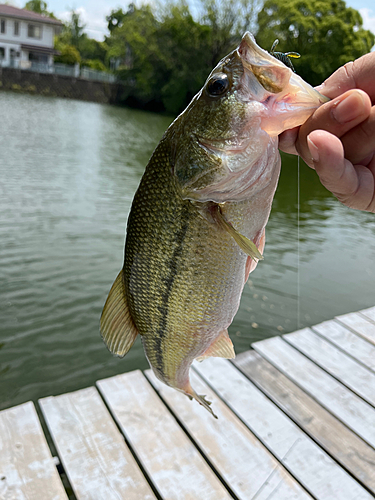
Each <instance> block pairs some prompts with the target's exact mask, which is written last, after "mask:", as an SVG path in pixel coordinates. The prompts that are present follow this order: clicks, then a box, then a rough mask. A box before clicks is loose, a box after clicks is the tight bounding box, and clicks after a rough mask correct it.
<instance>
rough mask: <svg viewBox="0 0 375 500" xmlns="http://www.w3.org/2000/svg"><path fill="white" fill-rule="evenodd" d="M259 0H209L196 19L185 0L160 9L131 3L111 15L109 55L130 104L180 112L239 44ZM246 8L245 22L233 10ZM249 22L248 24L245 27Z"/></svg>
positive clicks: (244, 12)
mask: <svg viewBox="0 0 375 500" xmlns="http://www.w3.org/2000/svg"><path fill="white" fill-rule="evenodd" d="M257 1H258V0H237V1H236V2H235V3H233V2H232V1H230V0H223V1H222V2H220V3H219V2H218V0H204V2H203V3H202V9H201V21H200V22H198V21H196V20H195V19H194V18H193V16H192V14H191V13H190V10H189V7H188V5H187V3H185V2H184V1H183V0H182V1H179V2H177V3H176V2H175V3H167V4H165V5H164V6H163V7H160V8H159V9H158V10H155V9H153V8H152V7H151V6H150V5H143V6H141V7H139V8H137V7H136V6H135V5H134V4H131V5H130V6H129V9H128V11H127V12H125V13H124V12H123V11H122V10H121V9H119V10H117V11H112V13H111V15H110V16H108V17H107V21H108V28H109V30H110V32H111V34H110V36H109V37H108V38H107V40H106V43H107V45H108V59H120V60H121V66H120V68H119V71H118V72H119V75H120V77H121V79H122V80H124V81H125V82H127V83H128V93H127V94H126V95H125V97H126V98H127V99H128V102H129V101H130V102H132V103H136V104H138V105H141V106H146V107H149V108H150V107H151V108H153V109H161V108H164V109H166V110H167V111H168V112H170V113H177V112H178V111H181V110H182V109H183V108H184V107H185V106H186V105H187V104H188V102H189V101H190V99H191V98H192V97H193V96H194V94H195V93H196V92H198V90H199V89H200V87H201V86H202V85H203V83H204V80H205V78H206V77H207V75H208V73H209V71H210V69H212V67H213V66H214V65H215V64H217V62H218V61H219V60H220V58H221V57H223V56H224V55H226V54H227V53H228V52H229V51H230V50H232V49H233V48H234V47H235V46H236V45H237V44H238V42H239V40H240V38H241V36H242V34H243V33H242V32H243V31H245V30H246V28H248V27H249V24H250V22H251V20H252V19H253V17H254V15H253V13H252V12H253V11H252V9H253V7H254V6H255V5H256V2H257ZM239 6H241V8H242V10H241V12H243V16H241V23H239V22H238V16H236V15H234V14H233V9H236V8H237V7H239ZM245 24H246V26H245Z"/></svg>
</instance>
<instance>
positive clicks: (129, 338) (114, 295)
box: [100, 270, 138, 358]
mask: <svg viewBox="0 0 375 500" xmlns="http://www.w3.org/2000/svg"><path fill="white" fill-rule="evenodd" d="M100 334H101V336H102V339H103V340H104V342H105V344H106V346H107V347H108V349H109V350H110V351H111V353H112V354H115V355H116V356H119V357H120V358H123V357H124V356H125V354H126V353H127V352H128V351H129V349H130V348H131V346H132V345H133V344H134V342H135V339H136V337H137V335H138V331H137V328H136V326H135V325H134V323H133V320H132V318H131V316H130V311H129V307H128V301H127V298H126V294H125V284H124V275H123V271H122V270H121V271H120V273H119V274H118V276H117V278H116V279H115V281H114V283H113V285H112V288H111V290H110V292H109V294H108V297H107V300H106V303H105V304H104V307H103V312H102V315H101V318H100Z"/></svg>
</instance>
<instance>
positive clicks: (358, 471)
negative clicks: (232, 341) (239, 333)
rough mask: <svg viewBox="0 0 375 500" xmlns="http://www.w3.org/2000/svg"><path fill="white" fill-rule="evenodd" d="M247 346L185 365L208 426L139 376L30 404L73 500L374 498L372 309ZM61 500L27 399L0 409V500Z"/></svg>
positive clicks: (191, 404) (172, 394)
mask: <svg viewBox="0 0 375 500" xmlns="http://www.w3.org/2000/svg"><path fill="white" fill-rule="evenodd" d="M254 348H255V349H256V351H257V352H255V351H249V352H247V353H243V354H242V355H240V356H238V358H237V360H235V361H234V363H235V364H236V366H237V367H238V368H240V370H242V372H241V371H240V370H239V369H238V368H237V367H236V366H235V365H234V364H232V363H230V362H229V361H227V360H223V359H217V358H216V359H212V358H211V359H208V360H206V361H205V362H204V363H201V364H200V363H196V364H195V365H194V369H193V370H192V373H191V381H192V384H193V386H194V387H195V388H196V389H197V391H198V393H202V394H206V395H207V396H208V398H209V399H210V400H211V401H212V404H213V409H214V411H215V412H216V413H217V414H218V416H219V420H215V419H214V418H213V417H212V416H210V415H209V413H208V412H207V411H206V410H205V409H203V408H202V407H201V406H199V405H198V404H197V403H196V402H195V401H189V400H188V398H186V397H185V396H184V395H182V394H181V393H179V392H177V391H175V390H173V389H170V388H168V387H166V386H165V385H163V384H161V383H160V382H159V381H158V380H156V378H155V377H154V375H153V374H152V372H151V371H147V372H146V376H147V378H146V377H145V375H144V374H142V372H140V371H135V372H130V373H125V374H124V375H119V376H116V377H112V378H109V379H106V380H100V381H98V382H97V387H98V389H99V392H98V390H97V389H96V388H94V387H91V388H88V389H84V390H80V391H76V392H74V393H71V394H64V395H62V396H57V397H48V398H44V399H42V400H40V407H41V408H42V411H43V414H44V417H45V420H46V423H47V426H48V429H49V431H50V434H51V436H52V439H53V441H54V443H55V445H56V449H57V452H58V455H59V457H60V461H61V463H62V465H63V467H64V470H65V472H66V474H67V477H68V479H69V481H70V484H71V485H72V488H73V490H74V493H75V496H76V498H77V500H82V499H85V500H86V499H87V500H94V499H95V500H109V499H110V500H112V499H113V500H120V499H125V498H126V499H127V500H131V499H137V500H138V499H150V500H152V499H154V500H155V499H156V498H158V499H159V500H174V499H176V500H177V499H178V500H180V499H182V498H183V499H184V500H185V499H186V500H193V499H194V500H201V499H202V500H211V499H212V500H221V499H225V500H229V499H231V498H235V499H237V500H248V499H249V500H250V499H251V500H266V499H267V500H297V499H298V500H308V499H309V498H310V499H312V498H314V499H315V500H336V499H340V500H356V499H357V500H367V499H370V498H374V497H375V307H374V308H370V309H366V310H363V311H360V312H359V313H352V314H349V315H343V316H340V317H338V318H335V319H334V320H332V321H328V322H324V323H322V324H320V325H316V326H313V327H311V329H304V330H301V331H298V332H294V333H292V334H287V335H285V336H284V338H281V337H276V338H271V339H267V340H264V341H261V342H257V343H255V344H254ZM103 400H104V401H103ZM106 405H107V406H106ZM116 424H117V425H116ZM62 499H65V500H66V499H67V494H66V492H65V489H64V487H63V485H62V482H61V478H60V477H59V475H58V472H57V469H56V467H55V465H54V461H53V458H52V456H51V453H50V451H49V449H48V445H47V442H46V439H45V438H44V436H43V432H42V428H41V425H40V423H39V421H38V417H37V414H36V412H35V408H34V406H33V404H32V403H25V404H24V405H20V406H19V407H15V408H11V409H9V410H4V411H3V412H0V500H62Z"/></svg>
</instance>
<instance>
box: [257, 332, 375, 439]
mask: <svg viewBox="0 0 375 500" xmlns="http://www.w3.org/2000/svg"><path fill="white" fill-rule="evenodd" d="M253 347H254V349H256V350H257V351H258V352H259V353H260V354H261V355H262V356H264V357H265V358H266V359H267V360H268V361H270V362H271V363H272V364H273V365H274V366H275V367H276V368H278V369H279V370H280V371H281V372H283V373H284V374H285V375H287V376H288V377H289V378H290V379H291V380H293V381H294V382H295V383H296V384H297V385H298V386H299V387H301V388H302V389H303V390H304V391H305V392H307V393H308V394H310V395H311V396H312V397H313V398H315V399H316V400H317V401H318V402H319V403H320V404H321V405H322V406H324V407H325V408H326V409H327V410H329V411H330V412H332V413H333V414H334V415H335V416H336V417H337V418H338V419H340V420H341V421H342V422H343V423H345V424H346V425H347V426H348V427H349V428H350V429H352V430H353V431H354V432H356V433H357V434H358V435H359V436H361V437H362V439H364V440H365V441H366V442H367V443H368V444H370V445H371V446H374V447H375V408H374V407H372V406H371V405H369V404H368V403H366V402H365V401H364V400H363V399H361V398H360V397H358V396H357V395H356V394H354V393H353V392H352V391H351V390H350V389H348V388H347V387H345V386H343V385H342V384H341V383H340V382H338V381H337V380H335V379H334V378H333V377H331V376H330V375H329V374H328V373H326V372H325V371H324V370H322V369H321V368H319V367H318V366H317V365H316V364H315V363H313V362H312V361H310V360H309V359H307V358H306V356H304V355H303V354H301V353H300V352H299V351H297V350H296V349H295V348H294V347H292V346H291V345H289V344H288V343H287V342H285V341H284V340H283V339H282V338H280V337H273V338H270V339H267V340H262V341H261V342H256V343H255V344H253Z"/></svg>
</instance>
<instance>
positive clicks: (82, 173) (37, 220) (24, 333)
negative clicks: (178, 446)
mask: <svg viewBox="0 0 375 500" xmlns="http://www.w3.org/2000/svg"><path fill="white" fill-rule="evenodd" d="M0 116H1V119H0V409H2V408H6V407H9V406H13V405H16V404H19V403H22V402H24V401H28V400H30V399H32V400H37V399H38V398H40V397H43V396H47V395H51V394H53V395H56V394H61V393H63V392H68V391H73V390H76V389H79V388H82V387H87V386H89V385H92V384H94V383H95V381H96V380H98V379H100V378H104V377H108V376H111V375H115V374H117V373H121V372H124V371H128V370H134V369H135V368H141V369H144V368H146V367H147V366H148V365H147V361H146V360H145V357H144V354H143V350H142V347H141V344H140V342H139V341H137V343H136V345H135V346H134V347H133V348H132V349H131V351H130V352H129V354H128V355H127V356H126V358H124V359H123V360H120V359H118V358H114V357H112V356H111V355H110V354H109V352H108V351H107V349H106V347H105V346H104V344H103V342H102V341H101V339H100V337H99V333H98V322H99V317H100V313H101V308H102V305H103V303H104V301H105V298H106V295H107V293H108V290H109V288H110V286H111V284H112V281H113V279H114V278H115V277H116V275H117V273H118V271H119V269H120V268H121V266H122V261H123V246H124V233H125V224H126V218H127V214H128V211H129V208H130V204H131V200H132V197H133V194H134V191H135V189H136V187H137V185H138V182H139V179H140V177H141V175H142V172H143V169H144V167H145V165H146V163H147V160H148V158H149V156H150V155H151V153H152V151H153V149H154V147H155V145H156V144H157V142H158V141H159V139H160V137H161V136H162V134H163V132H164V130H165V128H166V127H167V126H168V125H169V122H170V119H169V118H166V117H163V116H158V115H154V114H148V113H144V112H140V111H134V110H128V109H120V108H115V107H110V106H105V105H98V104H93V103H86V102H79V101H69V100H63V99H52V98H43V97H37V96H29V95H19V94H13V93H5V92H2V93H0ZM300 197H301V213H300V242H299V251H300V255H299V259H298V255H297V250H298V241H297V162H296V159H295V158H292V157H285V158H284V161H283V167H282V175H281V179H280V183H279V187H278V190H277V193H276V197H275V201H274V205H273V210H272V214H271V218H270V222H269V224H268V226H267V231H266V235H267V236H266V238H267V242H266V248H265V260H264V261H263V262H261V263H259V265H258V267H257V269H256V271H255V272H254V273H253V274H252V275H251V276H250V281H249V284H248V285H246V287H245V290H244V294H243V299H242V302H241V307H240V310H239V312H238V314H237V316H236V318H235V320H234V322H233V325H232V326H231V328H230V334H231V336H232V339H233V341H234V344H235V348H236V351H237V352H241V351H244V350H246V349H248V348H249V346H250V343H251V342H253V341H254V340H259V339H263V338H266V337H270V336H273V335H278V334H280V333H285V332H290V331H293V330H295V329H297V328H299V327H304V326H308V325H312V324H316V323H318V322H321V321H323V320H325V319H330V318H332V317H333V316H335V315H337V314H342V313H346V312H349V311H355V310H358V309H361V308H364V307H370V306H373V305H375V293H374V278H375V268H374V260H375V238H374V235H375V216H374V215H373V214H366V213H360V212H355V211H352V210H349V209H347V208H345V207H343V206H341V205H340V204H339V203H338V202H337V201H336V200H335V199H333V197H331V196H330V195H329V193H328V192H327V191H326V190H325V189H324V188H323V187H321V185H320V184H319V182H318V181H317V178H316V176H315V173H314V172H313V171H311V170H309V169H308V168H307V167H305V166H301V190H300ZM298 269H299V273H298ZM298 279H299V286H298ZM298 290H299V295H298Z"/></svg>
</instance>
